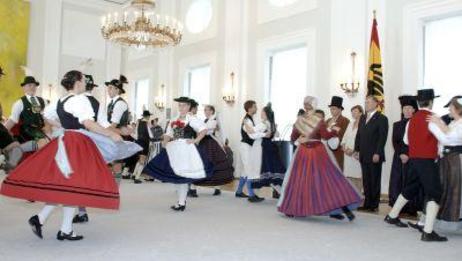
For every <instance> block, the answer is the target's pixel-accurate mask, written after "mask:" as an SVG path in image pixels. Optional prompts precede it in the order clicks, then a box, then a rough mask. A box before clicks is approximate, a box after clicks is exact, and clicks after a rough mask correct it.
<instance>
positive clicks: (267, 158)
mask: <svg viewBox="0 0 462 261" xmlns="http://www.w3.org/2000/svg"><path fill="white" fill-rule="evenodd" d="M261 146H262V153H263V154H262V164H261V165H262V166H261V174H260V178H259V179H257V180H253V181H252V187H253V188H256V189H259V188H262V187H269V186H271V185H274V186H281V185H282V182H283V181H284V175H285V173H286V167H285V166H284V163H283V161H282V157H281V152H280V151H279V148H278V147H277V146H276V144H275V143H274V142H273V141H272V140H270V139H263V140H262V143H261Z"/></svg>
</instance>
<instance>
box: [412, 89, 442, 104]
mask: <svg viewBox="0 0 462 261" xmlns="http://www.w3.org/2000/svg"><path fill="white" fill-rule="evenodd" d="M438 97H440V96H439V95H438V96H435V91H434V90H433V89H423V90H418V91H417V100H418V101H431V100H433V99H435V98H438Z"/></svg>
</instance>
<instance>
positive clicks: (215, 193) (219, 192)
mask: <svg viewBox="0 0 462 261" xmlns="http://www.w3.org/2000/svg"><path fill="white" fill-rule="evenodd" d="M213 195H214V196H220V195H221V190H219V189H215V191H214V192H213Z"/></svg>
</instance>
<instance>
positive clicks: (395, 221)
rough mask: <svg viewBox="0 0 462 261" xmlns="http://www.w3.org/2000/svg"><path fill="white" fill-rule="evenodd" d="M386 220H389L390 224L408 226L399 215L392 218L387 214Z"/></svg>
mask: <svg viewBox="0 0 462 261" xmlns="http://www.w3.org/2000/svg"><path fill="white" fill-rule="evenodd" d="M384 221H385V222H387V223H388V224H390V225H395V226H397V227H407V225H406V224H405V223H403V222H402V221H401V219H399V217H397V218H391V217H390V216H389V215H387V216H386V217H385V219H384Z"/></svg>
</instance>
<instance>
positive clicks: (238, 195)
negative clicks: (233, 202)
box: [234, 192, 249, 198]
mask: <svg viewBox="0 0 462 261" xmlns="http://www.w3.org/2000/svg"><path fill="white" fill-rule="evenodd" d="M234 196H236V198H248V197H249V196H247V195H246V194H244V192H241V193H237V192H236V194H235V195H234Z"/></svg>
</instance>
